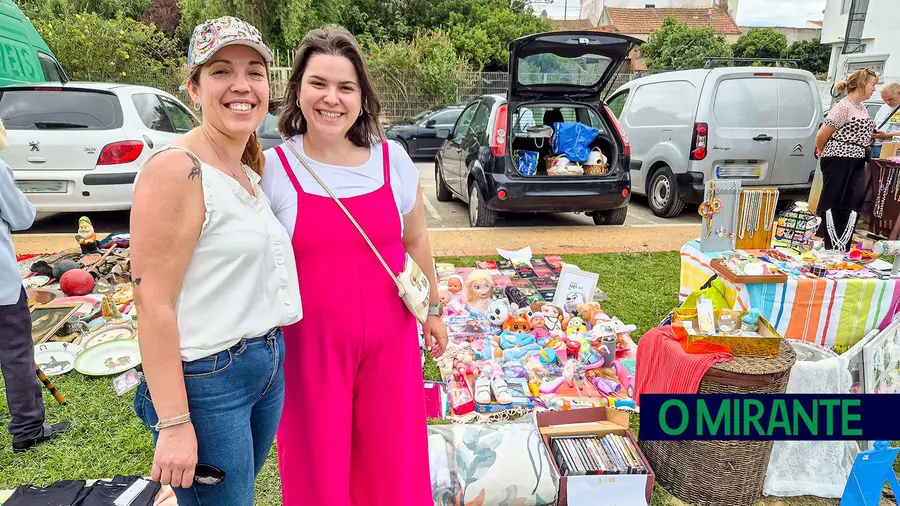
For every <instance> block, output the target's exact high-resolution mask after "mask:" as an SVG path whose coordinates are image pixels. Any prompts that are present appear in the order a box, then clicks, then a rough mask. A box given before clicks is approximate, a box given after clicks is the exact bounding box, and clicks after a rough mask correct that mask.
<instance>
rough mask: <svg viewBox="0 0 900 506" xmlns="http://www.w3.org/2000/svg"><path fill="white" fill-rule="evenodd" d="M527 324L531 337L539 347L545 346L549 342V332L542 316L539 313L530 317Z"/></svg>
mask: <svg viewBox="0 0 900 506" xmlns="http://www.w3.org/2000/svg"><path fill="white" fill-rule="evenodd" d="M528 324H529V325H531V335H533V336H534V338H535V339H536V340H537V342H538V343H539V344H540V345H541V346H546V344H547V342H549V341H550V331H549V330H547V323H546V318H544V315H543V314H541V313H538V314H536V315H532V316H531V318H530V319H529V320H528Z"/></svg>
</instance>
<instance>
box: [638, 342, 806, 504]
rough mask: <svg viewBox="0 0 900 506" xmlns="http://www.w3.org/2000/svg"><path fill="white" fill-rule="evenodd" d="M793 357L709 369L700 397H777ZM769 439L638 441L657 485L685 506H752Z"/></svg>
mask: <svg viewBox="0 0 900 506" xmlns="http://www.w3.org/2000/svg"><path fill="white" fill-rule="evenodd" d="M796 358H797V355H796V353H795V352H794V349H793V348H792V347H791V345H790V344H788V342H787V341H784V340H783V341H782V342H781V350H780V353H779V355H778V356H777V357H773V358H759V357H735V359H734V360H730V361H728V362H723V363H721V364H717V365H714V366H713V367H711V368H710V369H709V371H707V373H706V375H705V376H704V377H703V380H702V381H701V382H700V389H699V392H698V393H700V394H783V393H785V392H786V390H787V383H788V378H789V377H790V372H791V367H792V366H793V365H794V362H795V361H796ZM772 445H773V441H641V442H640V446H641V449H642V450H643V451H644V455H646V457H647V459H648V460H649V461H650V466H651V467H653V471H654V472H655V473H656V479H657V480H658V482H659V484H660V485H662V486H663V487H664V488H665V489H666V490H668V491H669V492H670V493H671V494H672V495H674V496H676V497H678V498H679V499H681V500H682V501H684V502H686V503H688V504H694V505H700V506H752V504H753V503H754V502H755V501H756V500H757V499H758V498H759V497H760V496H761V495H762V489H763V482H764V481H765V478H766V470H767V469H768V467H769V456H770V455H771V454H772Z"/></svg>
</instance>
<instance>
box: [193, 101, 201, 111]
mask: <svg viewBox="0 0 900 506" xmlns="http://www.w3.org/2000/svg"><path fill="white" fill-rule="evenodd" d="M194 110H195V111H197V112H200V101H199V100H198V101H196V102H194Z"/></svg>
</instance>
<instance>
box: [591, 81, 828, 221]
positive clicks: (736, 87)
mask: <svg viewBox="0 0 900 506" xmlns="http://www.w3.org/2000/svg"><path fill="white" fill-rule="evenodd" d="M707 67H708V68H703V69H695V70H683V71H675V72H664V73H660V74H654V75H649V76H646V77H641V78H638V79H635V80H633V81H631V82H629V83H627V84H625V85H623V86H621V87H620V88H618V89H617V90H616V91H615V92H614V93H613V94H612V95H611V96H610V98H609V100H607V103H608V104H609V107H610V109H611V110H612V111H613V113H614V114H615V115H616V116H617V117H618V119H619V122H620V123H621V124H622V127H623V129H624V130H625V133H626V134H627V136H628V140H629V141H630V143H631V180H632V186H631V187H632V191H633V192H634V193H637V194H639V195H647V197H648V199H647V200H648V201H649V204H650V209H651V210H652V211H653V213H654V214H656V215H657V216H661V217H665V218H670V217H672V216H676V215H678V214H679V213H680V212H681V211H682V208H683V207H684V205H685V204H686V203H688V204H699V203H700V202H702V201H703V192H704V183H705V181H708V180H710V179H715V180H736V179H739V180H740V181H741V185H742V186H747V187H754V186H755V187H770V188H778V189H779V190H780V196H779V200H780V204H781V205H780V207H782V208H783V207H784V206H785V205H787V204H789V203H790V202H793V201H798V200H800V201H802V200H805V199H806V198H807V197H808V196H809V189H810V187H811V186H812V180H813V174H814V171H815V170H816V157H815V150H816V131H817V130H818V128H819V125H820V124H821V122H822V101H821V98H820V96H819V91H818V89H817V87H816V82H815V77H814V76H813V75H812V74H811V73H810V72H807V71H805V70H798V69H795V68H784V67H777V68H776V67H772V68H769V67H723V68H709V67H710V66H709V65H707Z"/></svg>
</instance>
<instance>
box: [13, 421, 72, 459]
mask: <svg viewBox="0 0 900 506" xmlns="http://www.w3.org/2000/svg"><path fill="white" fill-rule="evenodd" d="M69 427H70V424H69V422H59V423H54V424H53V425H50V424H49V423H45V424H44V426H43V427H42V428H41V435H40V436H38V437H36V438H34V439H30V440H28V441H20V442H18V443H16V442H14V443H13V451H14V452H16V453H21V452H25V451H28V450H30V449H32V448H34V447H35V446H37V445H39V444H41V443H46V442H47V441H50V440H51V439H56V437H57V436H59V435H60V434H62V433H63V432H65V431H66V430H68V429H69Z"/></svg>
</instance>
